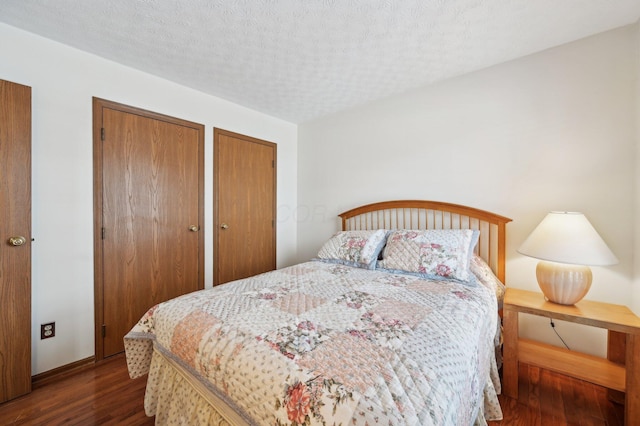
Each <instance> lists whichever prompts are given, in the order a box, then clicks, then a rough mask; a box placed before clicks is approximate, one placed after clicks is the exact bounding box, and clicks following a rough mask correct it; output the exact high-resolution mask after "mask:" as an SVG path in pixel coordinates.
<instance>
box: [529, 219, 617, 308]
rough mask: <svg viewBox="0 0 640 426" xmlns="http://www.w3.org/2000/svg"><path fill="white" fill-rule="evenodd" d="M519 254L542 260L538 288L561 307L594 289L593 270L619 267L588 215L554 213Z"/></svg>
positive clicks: (533, 234) (537, 269) (530, 236)
mask: <svg viewBox="0 0 640 426" xmlns="http://www.w3.org/2000/svg"><path fill="white" fill-rule="evenodd" d="M518 252H519V253H521V254H524V255H525V256H530V257H534V258H536V259H540V262H538V266H537V267H536V278H537V279H538V285H539V286H540V289H541V290H542V293H543V294H544V296H545V298H546V299H547V300H549V301H551V302H554V303H559V304H561V305H573V304H575V303H577V302H578V301H580V300H581V299H582V298H583V297H584V296H585V295H586V294H587V292H588V291H589V288H590V287H591V279H592V275H591V269H590V268H589V266H605V265H613V264H616V263H618V259H617V258H616V257H615V255H614V254H613V253H612V252H611V250H610V249H609V247H608V246H607V244H606V243H605V242H604V241H603V240H602V238H601V237H600V235H598V232H597V231H596V230H595V229H594V228H593V226H592V225H591V223H589V220H587V218H586V217H585V215H584V214H582V213H578V212H551V213H549V214H547V216H546V217H545V218H544V219H543V220H542V222H540V224H539V225H538V226H537V227H536V228H535V229H534V230H533V232H532V233H531V235H529V237H528V238H527V239H526V240H525V241H524V243H522V245H521V246H520V248H519V249H518Z"/></svg>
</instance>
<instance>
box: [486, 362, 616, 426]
mask: <svg viewBox="0 0 640 426" xmlns="http://www.w3.org/2000/svg"><path fill="white" fill-rule="evenodd" d="M518 377H519V382H518V400H515V399H512V398H507V397H505V396H504V395H500V396H499V399H500V406H501V407H502V414H503V416H504V417H503V420H502V421H500V422H489V426H507V425H508V426H512V425H513V426H564V425H567V426H574V425H576V426H592V425H599V426H604V425H606V426H623V425H624V406H623V405H619V404H615V403H613V402H611V401H609V399H608V397H607V389H605V388H603V387H601V386H596V385H593V384H591V383H588V382H585V381H582V380H577V379H573V378H571V377H567V376H564V375H562V374H557V373H553V372H551V371H549V370H543V369H541V368H538V367H533V366H530V365H526V364H520V368H519V374H518Z"/></svg>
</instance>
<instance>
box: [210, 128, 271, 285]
mask: <svg viewBox="0 0 640 426" xmlns="http://www.w3.org/2000/svg"><path fill="white" fill-rule="evenodd" d="M214 175H215V176H214V191H215V206H214V229H215V232H214V285H217V284H222V283H226V282H228V281H233V280H237V279H240V278H246V277H249V276H252V275H256V274H259V273H262V272H266V271H271V270H273V269H275V267H276V144H274V143H272V142H266V141H263V140H260V139H255V138H251V137H248V136H244V135H240V134H237V133H232V132H228V131H225V130H220V129H214Z"/></svg>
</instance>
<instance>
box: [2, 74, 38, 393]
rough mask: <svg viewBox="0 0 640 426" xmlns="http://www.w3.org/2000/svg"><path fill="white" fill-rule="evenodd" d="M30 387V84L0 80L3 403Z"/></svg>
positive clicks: (25, 391) (29, 389) (27, 390)
mask: <svg viewBox="0 0 640 426" xmlns="http://www.w3.org/2000/svg"><path fill="white" fill-rule="evenodd" d="M29 392H31V88H30V87H27V86H22V85H20V84H16V83H11V82H9V81H4V80H0V403H2V402H4V401H7V400H9V399H13V398H16V397H18V396H20V395H24V394H26V393H29Z"/></svg>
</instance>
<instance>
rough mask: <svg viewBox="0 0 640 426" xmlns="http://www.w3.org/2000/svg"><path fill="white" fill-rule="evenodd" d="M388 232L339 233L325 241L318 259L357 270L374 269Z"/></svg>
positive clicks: (382, 230) (380, 230)
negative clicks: (356, 268)
mask: <svg viewBox="0 0 640 426" xmlns="http://www.w3.org/2000/svg"><path fill="white" fill-rule="evenodd" d="M387 233H388V231H386V230H384V229H378V230H375V231H341V232H338V233H337V234H335V235H334V236H333V237H331V238H330V239H329V241H327V242H326V243H325V244H324V245H323V246H322V248H321V249H320V251H319V252H318V259H320V260H323V261H328V262H334V263H341V264H343V265H349V266H356V267H359V268H366V269H375V268H376V262H377V261H378V255H379V254H380V252H381V251H382V248H383V247H384V243H385V242H386V240H387Z"/></svg>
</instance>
